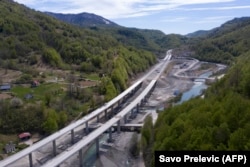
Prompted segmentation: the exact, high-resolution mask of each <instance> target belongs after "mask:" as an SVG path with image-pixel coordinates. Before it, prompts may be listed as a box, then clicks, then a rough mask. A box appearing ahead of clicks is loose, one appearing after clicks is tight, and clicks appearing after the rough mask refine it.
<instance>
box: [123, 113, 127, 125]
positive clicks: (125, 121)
mask: <svg viewBox="0 0 250 167" xmlns="http://www.w3.org/2000/svg"><path fill="white" fill-rule="evenodd" d="M123 119H124V124H126V123H127V115H124V118H123Z"/></svg>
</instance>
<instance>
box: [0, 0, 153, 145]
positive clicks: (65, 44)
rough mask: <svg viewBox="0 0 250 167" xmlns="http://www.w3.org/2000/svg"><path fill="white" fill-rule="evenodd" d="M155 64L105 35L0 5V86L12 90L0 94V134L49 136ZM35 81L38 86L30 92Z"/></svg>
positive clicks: (4, 0) (4, 3) (9, 4)
mask: <svg viewBox="0 0 250 167" xmlns="http://www.w3.org/2000/svg"><path fill="white" fill-rule="evenodd" d="M155 63H156V56H155V55H154V54H153V53H151V52H149V51H145V50H142V49H140V48H135V47H134V46H128V45H126V44H123V43H122V41H119V40H117V39H116V38H114V37H112V36H111V35H110V34H105V33H101V32H100V33H97V32H96V30H92V29H87V28H80V27H76V26H72V25H70V24H67V23H64V22H61V21H59V20H57V19H55V18H53V17H51V16H48V15H46V14H44V13H41V12H37V11H34V10H31V9H29V8H27V7H25V6H23V5H20V4H17V3H15V2H13V1H12V0H1V1H0V74H1V78H0V85H2V84H9V85H10V86H11V90H10V91H7V92H4V91H3V92H2V91H1V92H0V94H1V95H2V96H1V97H3V98H4V99H1V100H0V133H1V134H2V133H4V134H16V133H20V132H23V131H30V132H41V133H45V134H49V133H52V132H54V131H56V130H58V129H59V128H61V127H63V126H65V124H67V123H69V122H70V121H72V120H74V119H77V118H78V117H80V116H82V115H85V114H87V113H89V112H91V111H92V110H93V109H95V108H96V107H98V106H100V105H103V104H104V103H105V102H106V101H108V100H110V99H112V98H113V97H115V96H116V95H117V94H118V93H119V92H121V91H123V90H124V89H126V88H127V86H128V84H129V82H130V79H131V78H132V77H135V76H136V74H138V73H140V72H143V71H145V70H146V69H148V68H149V67H150V66H152V65H153V64H155ZM11 76H12V78H9V77H11ZM58 79H61V81H62V83H57V81H58ZM51 80H52V82H51ZM85 80H87V81H86V82H85ZM88 80H94V81H88ZM34 81H35V83H40V84H39V85H35V86H33V85H32V87H31V86H30V85H31V84H33V83H34ZM6 82H7V83H6ZM82 83H83V85H81V84H82ZM89 83H91V85H90V86H89V85H86V84H89ZM84 84H85V85H84ZM1 142H2V141H1V140H0V148H1Z"/></svg>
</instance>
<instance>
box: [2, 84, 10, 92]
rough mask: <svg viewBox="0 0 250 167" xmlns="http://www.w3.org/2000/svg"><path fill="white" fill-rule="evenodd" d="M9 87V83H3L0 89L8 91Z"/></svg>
mask: <svg viewBox="0 0 250 167" xmlns="http://www.w3.org/2000/svg"><path fill="white" fill-rule="evenodd" d="M10 89H11V85H10V84H5V85H1V86H0V91H9V90H10Z"/></svg>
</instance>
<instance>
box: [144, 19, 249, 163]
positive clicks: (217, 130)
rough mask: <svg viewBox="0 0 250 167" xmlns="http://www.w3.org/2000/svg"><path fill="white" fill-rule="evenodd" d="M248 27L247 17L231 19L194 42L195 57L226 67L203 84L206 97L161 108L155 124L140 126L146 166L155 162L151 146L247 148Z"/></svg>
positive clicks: (158, 148)
mask: <svg viewBox="0 0 250 167" xmlns="http://www.w3.org/2000/svg"><path fill="white" fill-rule="evenodd" d="M249 32H250V26H249V18H242V19H235V20H232V21H230V22H228V23H226V24H225V25H223V26H222V27H221V28H218V29H214V30H213V31H211V33H210V35H208V36H207V37H206V39H205V38H203V39H202V40H203V41H202V42H201V39H194V41H192V42H193V46H196V47H197V48H193V49H194V50H195V51H196V52H195V54H196V55H197V57H199V58H201V59H203V60H209V61H215V62H224V63H230V70H229V71H228V73H227V74H226V75H225V76H224V78H222V79H221V80H219V81H218V82H216V83H215V84H213V85H211V86H210V87H209V88H208V89H207V91H206V92H205V96H204V98H200V97H197V98H194V99H191V100H189V101H187V102H184V103H182V104H181V105H176V106H172V107H170V108H168V109H166V110H165V111H163V112H160V113H159V115H158V119H157V122H156V124H155V126H152V125H147V126H146V125H145V126H144V128H143V130H142V135H143V137H142V144H143V145H142V146H143V149H144V150H143V151H144V154H143V155H144V159H145V162H146V166H154V165H152V164H154V158H151V157H153V155H154V154H153V153H154V151H155V150H249V149H250V133H249V132H250V123H249V119H250V93H249V92H250V49H249V42H250V41H249V34H250V33H249ZM196 42H197V43H196ZM198 46H199V47H198ZM149 159H151V160H149Z"/></svg>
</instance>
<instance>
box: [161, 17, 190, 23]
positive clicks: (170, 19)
mask: <svg viewBox="0 0 250 167" xmlns="http://www.w3.org/2000/svg"><path fill="white" fill-rule="evenodd" d="M185 20H188V18H187V17H176V18H165V19H163V20H161V22H169V23H171V22H172V23H173V22H183V21H185Z"/></svg>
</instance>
